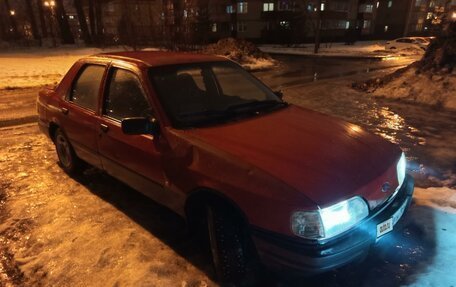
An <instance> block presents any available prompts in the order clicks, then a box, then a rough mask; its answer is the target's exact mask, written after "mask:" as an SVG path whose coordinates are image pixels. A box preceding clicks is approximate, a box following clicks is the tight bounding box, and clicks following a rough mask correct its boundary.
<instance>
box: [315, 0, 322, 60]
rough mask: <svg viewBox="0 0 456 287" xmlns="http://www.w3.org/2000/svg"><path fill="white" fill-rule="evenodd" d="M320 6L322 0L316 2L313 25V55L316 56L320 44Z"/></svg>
mask: <svg viewBox="0 0 456 287" xmlns="http://www.w3.org/2000/svg"><path fill="white" fill-rule="evenodd" d="M321 4H322V0H318V2H317V7H316V8H317V11H316V12H317V13H316V18H315V25H314V32H315V46H314V54H318V50H319V49H320V42H321V14H322V13H321Z"/></svg>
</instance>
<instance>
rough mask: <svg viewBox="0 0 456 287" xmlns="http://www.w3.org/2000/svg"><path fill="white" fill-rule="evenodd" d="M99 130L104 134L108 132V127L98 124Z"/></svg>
mask: <svg viewBox="0 0 456 287" xmlns="http://www.w3.org/2000/svg"><path fill="white" fill-rule="evenodd" d="M100 130H101V131H102V132H104V133H106V132H108V130H109V127H108V125H105V124H100Z"/></svg>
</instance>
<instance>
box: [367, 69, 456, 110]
mask: <svg viewBox="0 0 456 287" xmlns="http://www.w3.org/2000/svg"><path fill="white" fill-rule="evenodd" d="M415 71H416V70H415V68H410V69H408V70H407V71H405V72H404V74H402V75H400V76H399V77H397V78H395V79H393V80H392V81H391V82H389V83H387V84H385V85H384V86H382V87H380V88H378V89H376V90H375V91H374V92H373V93H372V94H373V95H374V96H377V97H387V98H393V99H401V100H403V101H408V102H412V103H421V104H426V105H431V106H435V107H443V108H446V109H449V110H456V73H453V74H447V73H446V74H441V75H437V74H435V75H430V74H427V73H425V74H416V72H415Z"/></svg>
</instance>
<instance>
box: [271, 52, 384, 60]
mask: <svg viewBox="0 0 456 287" xmlns="http://www.w3.org/2000/svg"><path fill="white" fill-rule="evenodd" d="M262 51H263V50H262ZM263 52H265V53H268V54H271V55H283V56H300V57H307V58H331V59H352V60H378V61H380V60H382V59H384V58H388V57H391V55H384V56H351V55H327V54H326V55H324V54H301V53H293V52H275V51H263Z"/></svg>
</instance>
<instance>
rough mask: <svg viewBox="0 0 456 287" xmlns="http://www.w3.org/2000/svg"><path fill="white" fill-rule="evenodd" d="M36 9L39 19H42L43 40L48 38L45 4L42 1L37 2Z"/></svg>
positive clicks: (37, 0)
mask: <svg viewBox="0 0 456 287" xmlns="http://www.w3.org/2000/svg"><path fill="white" fill-rule="evenodd" d="M36 7H37V10H38V18H39V19H40V26H41V36H42V37H43V38H47V36H48V33H47V27H46V20H45V18H44V12H43V2H42V1H41V0H36Z"/></svg>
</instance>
